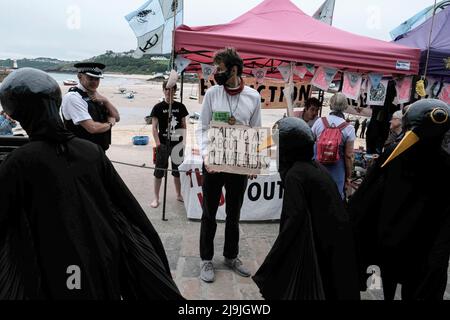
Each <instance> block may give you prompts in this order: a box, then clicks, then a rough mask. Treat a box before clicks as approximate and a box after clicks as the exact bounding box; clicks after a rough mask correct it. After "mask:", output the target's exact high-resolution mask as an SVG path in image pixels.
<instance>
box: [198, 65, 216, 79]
mask: <svg viewBox="0 0 450 320" xmlns="http://www.w3.org/2000/svg"><path fill="white" fill-rule="evenodd" d="M200 65H201V67H202V73H203V79H205V80H209V78H210V77H211V76H212V75H213V74H214V72H216V70H217V67H216V66H212V65H210V64H204V63H201V64H200Z"/></svg>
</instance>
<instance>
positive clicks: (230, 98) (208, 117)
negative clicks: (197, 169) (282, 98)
mask: <svg viewBox="0 0 450 320" xmlns="http://www.w3.org/2000/svg"><path fill="white" fill-rule="evenodd" d="M214 63H215V64H216V65H217V73H216V74H215V76H214V78H215V80H216V82H217V85H216V86H214V87H212V88H210V89H209V90H208V91H207V92H206V95H205V99H204V101H203V108H202V112H201V116H200V122H199V128H198V130H197V140H198V142H199V144H200V146H201V152H202V156H203V158H204V160H205V163H207V157H208V150H207V148H208V137H207V131H208V129H209V124H210V122H211V121H222V122H225V123H228V124H230V125H237V124H240V125H246V126H250V127H261V96H260V95H259V93H258V92H257V91H256V90H254V89H252V88H250V87H248V86H245V84H244V80H243V79H242V78H241V75H242V71H243V67H244V63H243V60H242V58H241V57H240V56H239V54H238V53H237V52H236V51H235V49H232V48H226V49H224V50H221V51H219V52H217V53H216V55H215V56H214ZM250 178H254V177H250ZM247 182H248V177H247V176H246V175H239V174H231V173H223V172H215V171H213V170H212V169H211V168H209V167H208V166H206V165H204V168H203V186H202V189H203V215H202V223H201V230H200V257H201V259H202V264H201V271H200V278H201V279H202V280H203V281H205V282H213V281H214V266H213V263H212V259H213V256H214V237H215V234H216V228H217V223H216V214H217V209H218V207H219V201H220V197H221V194H222V188H223V187H225V191H226V199H225V202H226V207H225V211H226V215H227V216H226V225H225V243H224V251H223V255H224V257H225V264H226V265H227V266H228V267H230V268H231V269H232V270H234V271H235V272H236V273H237V274H239V275H241V276H243V277H249V276H250V275H251V274H250V272H249V271H248V270H247V269H246V268H245V267H244V266H243V264H242V261H241V260H240V259H239V258H238V254H239V218H240V211H241V207H242V204H243V201H244V194H245V191H246V188H247Z"/></svg>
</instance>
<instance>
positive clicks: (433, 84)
mask: <svg viewBox="0 0 450 320" xmlns="http://www.w3.org/2000/svg"><path fill="white" fill-rule="evenodd" d="M426 82H427V88H426V90H425V91H426V94H427V96H428V98H431V99H437V98H438V97H439V93H440V92H441V89H442V85H443V83H442V82H441V81H440V80H438V79H434V78H427V81H426Z"/></svg>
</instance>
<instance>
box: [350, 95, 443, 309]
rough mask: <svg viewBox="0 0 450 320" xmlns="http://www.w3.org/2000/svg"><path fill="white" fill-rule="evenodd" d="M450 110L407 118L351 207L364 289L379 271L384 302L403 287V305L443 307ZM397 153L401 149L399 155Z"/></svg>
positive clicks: (435, 107) (412, 111)
mask: <svg viewBox="0 0 450 320" xmlns="http://www.w3.org/2000/svg"><path fill="white" fill-rule="evenodd" d="M449 115H450V109H449V108H448V106H447V104H446V103H444V102H442V101H439V100H432V99H426V100H420V101H418V102H416V103H414V104H412V105H411V106H410V107H409V109H408V112H407V113H406V114H405V115H404V117H403V122H404V123H403V127H404V128H405V129H406V130H407V132H406V134H405V137H404V138H403V139H402V141H400V142H397V146H394V148H391V149H390V150H387V151H386V152H385V153H384V154H383V155H382V156H381V157H380V159H379V160H378V161H377V162H376V164H375V165H374V167H373V168H372V169H371V170H370V171H369V172H368V175H367V177H366V179H365V180H364V181H363V183H362V184H361V186H360V188H359V189H358V191H357V192H356V193H355V194H354V195H353V197H352V198H351V200H350V203H349V210H350V216H351V220H352V222H353V224H354V228H355V232H356V243H357V244H358V261H359V271H360V275H361V286H362V288H361V289H364V287H365V279H367V274H366V271H367V268H368V267H369V266H372V265H376V266H379V267H380V269H381V276H382V279H383V290H384V295H385V299H387V300H392V299H393V298H394V295H395V290H396V286H397V284H398V283H400V284H402V299H406V300H428V299H431V300H439V299H442V298H443V295H444V292H445V288H446V285H447V268H448V261H449V253H450V202H449V201H448V197H449V194H448V187H446V186H448V183H449V181H450V161H449V160H450V156H449V155H448V154H447V153H446V152H445V151H444V150H443V149H442V140H443V138H444V135H445V132H446V131H448V130H449V129H450V121H449ZM394 149H395V150H394Z"/></svg>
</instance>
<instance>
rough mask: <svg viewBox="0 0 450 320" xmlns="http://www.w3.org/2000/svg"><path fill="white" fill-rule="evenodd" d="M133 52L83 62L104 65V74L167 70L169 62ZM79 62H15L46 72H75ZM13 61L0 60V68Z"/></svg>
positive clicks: (110, 52) (28, 60) (112, 53)
mask: <svg viewBox="0 0 450 320" xmlns="http://www.w3.org/2000/svg"><path fill="white" fill-rule="evenodd" d="M132 52H133V51H129V52H124V53H115V52H113V51H107V52H106V53H105V54H102V55H99V56H96V57H93V58H91V59H87V60H83V61H92V62H99V63H103V64H105V65H106V69H105V72H117V73H124V74H148V75H150V74H153V73H162V72H165V71H168V70H169V60H168V59H164V60H158V59H152V57H151V56H147V55H146V56H144V57H142V58H140V59H135V58H133V57H132V56H131V54H132ZM76 62H81V61H61V60H57V59H52V58H36V59H20V60H17V64H18V66H19V68H24V67H31V68H36V69H40V70H43V71H46V72H75V69H74V68H73V65H74V64H75V63H76ZM12 66H13V60H11V59H6V60H0V68H1V67H4V68H11V67H12Z"/></svg>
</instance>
